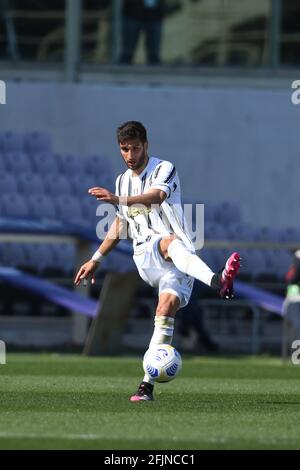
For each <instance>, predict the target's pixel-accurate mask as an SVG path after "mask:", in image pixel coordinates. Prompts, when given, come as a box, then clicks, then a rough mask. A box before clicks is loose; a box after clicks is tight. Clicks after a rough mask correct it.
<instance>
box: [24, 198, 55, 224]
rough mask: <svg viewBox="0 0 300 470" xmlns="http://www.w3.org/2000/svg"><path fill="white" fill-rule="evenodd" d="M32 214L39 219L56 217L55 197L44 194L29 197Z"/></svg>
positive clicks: (28, 201)
mask: <svg viewBox="0 0 300 470" xmlns="http://www.w3.org/2000/svg"><path fill="white" fill-rule="evenodd" d="M27 203H28V207H29V212H30V216H31V217H32V218H38V219H56V218H57V215H56V210H55V206H54V203H53V199H52V198H51V197H49V196H46V195H44V194H34V195H30V196H28V198H27Z"/></svg>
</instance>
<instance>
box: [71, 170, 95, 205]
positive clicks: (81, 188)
mask: <svg viewBox="0 0 300 470" xmlns="http://www.w3.org/2000/svg"><path fill="white" fill-rule="evenodd" d="M70 183H71V187H72V194H73V193H74V194H76V195H77V196H79V197H80V198H81V197H89V198H90V199H94V200H95V198H93V197H92V196H88V189H90V188H92V187H94V186H99V185H97V178H96V176H95V175H80V174H79V175H71V177H70Z"/></svg>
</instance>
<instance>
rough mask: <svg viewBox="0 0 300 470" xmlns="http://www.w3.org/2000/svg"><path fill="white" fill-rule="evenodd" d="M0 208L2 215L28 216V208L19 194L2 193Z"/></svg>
mask: <svg viewBox="0 0 300 470" xmlns="http://www.w3.org/2000/svg"><path fill="white" fill-rule="evenodd" d="M1 208H2V211H3V214H2V215H3V216H4V217H18V218H28V216H29V209H28V206H27V204H26V202H25V201H24V198H23V196H21V195H20V194H17V193H16V194H4V195H3V196H2V201H1Z"/></svg>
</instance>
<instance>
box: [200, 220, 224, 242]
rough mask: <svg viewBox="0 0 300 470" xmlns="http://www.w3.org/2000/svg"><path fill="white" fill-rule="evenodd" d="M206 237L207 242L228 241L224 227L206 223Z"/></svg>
mask: <svg viewBox="0 0 300 470" xmlns="http://www.w3.org/2000/svg"><path fill="white" fill-rule="evenodd" d="M204 237H205V240H226V239H227V234H226V231H225V229H224V227H223V226H222V225H219V224H216V223H205V225H204ZM205 240H204V243H205Z"/></svg>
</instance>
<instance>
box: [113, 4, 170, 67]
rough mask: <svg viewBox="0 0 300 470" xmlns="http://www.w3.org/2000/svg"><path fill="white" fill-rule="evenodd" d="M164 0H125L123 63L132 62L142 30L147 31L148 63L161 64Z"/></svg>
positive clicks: (121, 59)
mask: <svg viewBox="0 0 300 470" xmlns="http://www.w3.org/2000/svg"><path fill="white" fill-rule="evenodd" d="M164 3H165V2H164V0H124V1H123V31H122V33H123V34H122V36H123V38H122V39H123V40H122V52H121V57H120V62H121V64H131V63H132V59H133V55H134V52H135V50H136V46H137V43H138V40H139V37H140V34H141V33H142V32H144V33H145V36H146V37H145V41H146V42H145V45H146V56H147V63H148V64H149V65H158V64H160V45H161V37H162V25H163V18H164Z"/></svg>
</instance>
